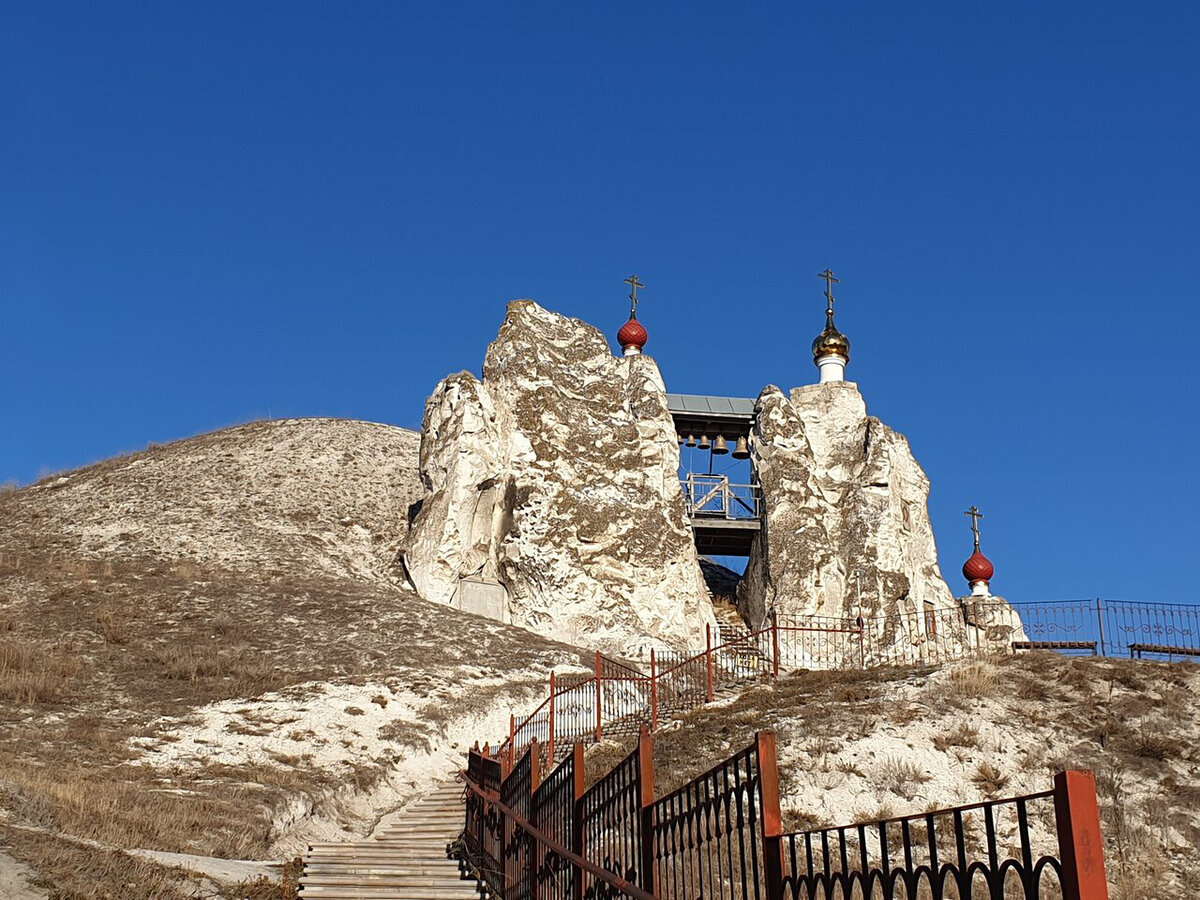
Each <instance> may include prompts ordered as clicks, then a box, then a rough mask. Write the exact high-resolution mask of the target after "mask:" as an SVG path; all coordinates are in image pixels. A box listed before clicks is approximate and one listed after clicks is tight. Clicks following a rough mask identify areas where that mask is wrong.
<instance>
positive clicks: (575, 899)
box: [460, 731, 1108, 900]
mask: <svg viewBox="0 0 1200 900" xmlns="http://www.w3.org/2000/svg"><path fill="white" fill-rule="evenodd" d="M540 755H541V754H540V752H539V749H538V747H537V745H536V744H533V745H530V747H529V748H528V750H527V751H526V753H525V754H523V755H522V757H521V759H520V760H519V761H517V762H516V763H515V764H514V765H513V767H512V769H511V771H510V772H509V774H508V776H507V777H506V778H504V779H503V780H502V781H501V782H500V783H499V784H497V783H496V775H497V773H498V771H499V769H498V763H497V761H496V760H493V759H489V758H488V757H487V755H486V754H485V753H484V752H482V751H478V750H473V751H472V752H471V754H470V758H469V760H468V765H467V769H466V771H465V772H464V773H463V775H464V778H465V781H466V786H467V790H466V818H465V823H464V833H463V840H462V841H461V842H460V847H461V853H462V855H463V858H464V862H465V863H466V865H467V867H468V869H469V870H470V871H471V872H472V873H473V874H474V875H475V876H476V877H477V878H479V879H480V880H481V881H482V882H484V883H485V884H486V886H487V889H488V893H489V894H490V895H491V896H493V897H496V898H499V900H516V898H521V900H526V898H528V900H534V898H537V900H580V898H610V897H611V898H616V897H630V898H636V900H651V898H669V900H695V898H712V900H751V898H753V900H817V898H820V900H835V898H836V900H851V898H866V897H869V898H876V897H887V898H891V900H950V898H954V900H959V898H962V900H965V898H968V897H970V898H973V900H981V898H987V900H1017V898H1020V900H1041V898H1047V900H1049V898H1062V900H1107V896H1108V894H1107V884H1106V881H1105V871H1104V856H1103V850H1102V847H1103V840H1102V835H1101V833H1100V813H1099V808H1098V805H1097V800H1096V785H1095V780H1094V778H1093V777H1092V775H1091V774H1090V773H1087V772H1062V773H1059V774H1058V775H1057V776H1055V781H1054V788H1053V790H1049V791H1043V792H1041V793H1035V794H1028V795H1025V796H1021V797H1013V798H1011V799H1008V800H997V801H990V802H986V803H977V804H972V805H969V806H962V807H956V808H952V809H941V810H932V811H928V812H924V813H920V814H917V815H912V816H904V817H900V818H893V819H887V820H883V821H876V822H866V823H858V824H854V825H845V826H839V827H834V828H824V829H818V830H815V831H808V832H800V833H794V834H784V833H783V829H782V824H781V823H782V816H781V813H780V796H779V773H778V770H777V762H776V750H775V738H774V735H773V734H771V733H770V732H760V733H759V734H758V735H756V736H755V741H754V743H753V744H751V745H750V746H749V747H747V748H746V749H745V750H743V751H741V752H740V753H737V754H734V755H733V756H731V757H730V758H729V759H727V760H725V761H724V762H722V763H720V764H719V765H717V766H715V767H714V768H712V769H710V770H709V771H708V772H706V773H705V774H703V775H701V776H699V777H698V778H695V779H693V780H692V781H690V782H688V783H687V784H685V785H684V786H683V787H681V788H679V789H678V790H676V791H673V792H671V793H669V794H667V795H666V796H664V797H661V798H658V799H655V797H654V765H653V742H652V740H651V738H650V737H649V735H648V734H647V733H646V732H644V731H643V733H642V734H641V736H640V737H639V740H638V743H637V746H636V748H635V749H634V750H633V752H632V753H630V755H629V756H627V757H626V758H625V759H624V760H623V761H622V762H621V763H619V764H618V765H617V766H616V767H615V768H614V769H613V770H612V771H611V772H609V773H608V774H607V775H605V776H603V777H602V778H600V779H599V780H598V781H597V782H596V783H595V784H594V785H593V786H592V787H591V788H590V789H588V790H587V791H585V790H584V788H583V748H582V746H581V745H578V744H576V745H575V746H574V748H573V749H572V751H571V752H570V753H567V754H566V755H565V757H564V759H563V761H562V762H561V763H560V764H559V765H558V766H557V767H556V768H555V769H554V770H553V771H552V772H551V773H550V774H549V776H548V777H547V778H546V779H545V781H544V782H542V783H540V784H539V780H538V775H539V771H540V770H539V767H538V760H539V758H540Z"/></svg>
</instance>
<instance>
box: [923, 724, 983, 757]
mask: <svg viewBox="0 0 1200 900" xmlns="http://www.w3.org/2000/svg"><path fill="white" fill-rule="evenodd" d="M933 746H934V748H935V749H937V750H941V751H942V752H943V753H945V752H946V751H947V750H949V749H950V748H951V747H968V748H973V747H978V746H979V729H978V728H975V727H974V726H972V725H971V724H970V723H969V722H965V721H960V722H957V723H955V725H954V727H953V728H951V729H949V730H948V731H943V732H941V733H940V734H935V735H934V736H933Z"/></svg>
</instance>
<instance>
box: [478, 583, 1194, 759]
mask: <svg viewBox="0 0 1200 900" xmlns="http://www.w3.org/2000/svg"><path fill="white" fill-rule="evenodd" d="M727 632H728V633H727V636H726V635H718V634H717V633H715V632H714V631H713V630H712V628H711V627H708V628H706V633H705V649H704V650H702V651H701V652H699V653H696V654H693V655H690V656H687V655H684V654H682V653H675V652H670V651H667V652H662V651H658V650H651V651H650V660H649V667H648V671H643V670H641V669H639V668H637V667H635V666H633V665H630V664H628V663H625V662H620V661H618V660H614V659H612V658H610V657H607V656H605V655H604V654H601V653H597V654H596V661H595V665H594V669H593V672H592V673H591V674H590V675H578V676H572V677H571V679H570V680H569V681H568V680H566V679H564V678H560V677H559V676H557V675H555V674H554V673H551V675H550V690H549V693H548V695H547V697H546V699H545V700H543V701H542V703H541V705H540V706H538V707H537V708H536V709H535V710H534V711H533V712H532V713H530V714H529V715H527V716H525V717H523V718H521V719H520V720H518V719H517V718H516V717H513V718H512V719H511V720H510V726H509V734H508V737H507V739H506V740H504V741H502V742H501V744H500V746H499V747H498V748H497V751H496V753H497V755H499V756H501V757H502V758H505V759H507V760H508V762H507V764H509V765H511V764H512V762H513V761H515V759H516V757H517V756H518V755H519V754H520V753H521V752H523V750H524V748H525V747H527V746H529V745H530V744H531V743H533V742H534V741H537V742H538V745H539V746H540V747H541V752H542V754H543V762H544V763H545V764H546V765H547V766H549V765H552V764H553V762H554V761H556V760H557V758H558V754H559V753H560V752H565V751H566V750H568V749H569V748H570V746H571V745H572V744H573V743H574V742H576V741H591V740H600V739H601V737H602V736H603V735H604V734H610V735H631V734H636V733H637V731H638V729H639V728H641V727H642V726H643V725H644V726H647V727H649V728H650V729H651V730H652V731H656V730H658V726H659V723H660V721H661V720H662V719H663V718H664V717H667V716H674V715H678V714H680V713H684V712H687V711H688V710H691V709H694V708H696V707H697V706H700V705H701V704H703V703H706V702H709V701H711V700H713V699H714V698H715V696H716V692H717V690H718V689H719V688H720V687H721V686H723V685H729V684H736V683H744V682H746V681H750V680H754V679H758V678H764V677H775V676H778V674H779V672H780V671H781V670H782V669H850V668H857V669H864V668H870V667H873V666H886V665H913V664H938V663H943V662H949V661H951V660H956V659H964V658H968V657H972V656H977V655H979V654H981V653H1012V652H1019V651H1024V650H1036V649H1048V650H1056V651H1059V652H1063V653H1085V654H1095V655H1100V656H1105V655H1107V656H1130V657H1137V658H1151V659H1167V660H1171V659H1184V658H1200V607H1194V606H1187V605H1184V604H1167V603H1145V604H1138V603H1128V602H1125V601H1102V600H1081V601H1073V600H1072V601H1060V602H1057V603H1013V604H1009V603H1005V602H1001V601H995V600H977V601H975V600H972V601H967V602H966V603H965V604H964V605H963V606H961V607H957V606H956V607H950V608H943V609H933V608H924V609H920V610H913V611H912V612H908V613H896V614H893V615H889V616H873V617H869V618H863V617H861V616H857V617H855V618H847V617H836V616H779V617H775V616H772V617H771V618H770V619H769V621H768V624H767V626H766V627H765V628H761V629H759V630H757V631H749V630H743V629H732V630H727Z"/></svg>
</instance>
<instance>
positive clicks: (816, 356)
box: [812, 269, 850, 384]
mask: <svg viewBox="0 0 1200 900" xmlns="http://www.w3.org/2000/svg"><path fill="white" fill-rule="evenodd" d="M817 277H818V278H824V279H825V298H826V300H827V301H828V302H827V303H826V306H825V330H824V331H822V332H821V333H820V334H818V335H817V339H816V340H815V341H813V345H812V351H813V363H814V364H815V365H816V367H817V368H818V369H819V370H820V372H821V384H825V382H827V381H845V380H846V364H847V363H849V362H850V339H849V338H848V337H846V336H845V335H844V334H842V333H841V332H840V331H838V330H837V326H836V325H834V324H833V299H834V298H833V286H834V285H835V284H840V283H841V282H840V280H839V279H838V278H836V277H834V274H833V271H832V270H831V269H826V270H825V271H824V272H822V273H820V274H819V275H818V276H817Z"/></svg>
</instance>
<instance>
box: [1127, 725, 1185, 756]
mask: <svg viewBox="0 0 1200 900" xmlns="http://www.w3.org/2000/svg"><path fill="white" fill-rule="evenodd" d="M1121 748H1122V749H1123V750H1127V751H1128V752H1130V753H1132V754H1133V755H1134V756H1140V757H1142V758H1143V759H1153V760H1158V761H1159V762H1167V761H1169V760H1177V759H1181V758H1186V745H1185V744H1184V742H1183V741H1181V740H1179V739H1178V738H1175V737H1171V736H1170V735H1168V734H1164V733H1162V732H1161V731H1157V730H1152V729H1142V730H1138V731H1133V732H1131V733H1130V734H1128V735H1126V736H1124V737H1123V739H1122V741H1121Z"/></svg>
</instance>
